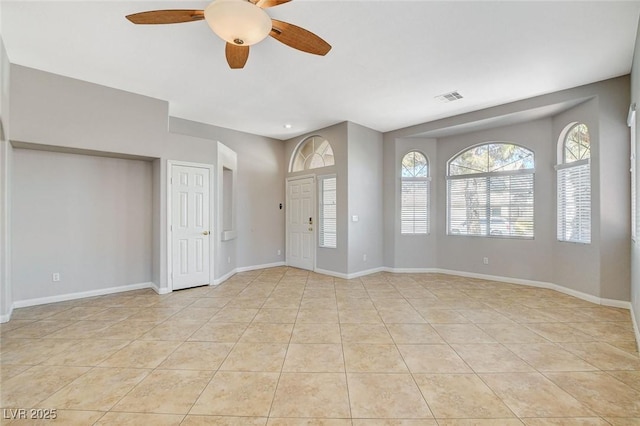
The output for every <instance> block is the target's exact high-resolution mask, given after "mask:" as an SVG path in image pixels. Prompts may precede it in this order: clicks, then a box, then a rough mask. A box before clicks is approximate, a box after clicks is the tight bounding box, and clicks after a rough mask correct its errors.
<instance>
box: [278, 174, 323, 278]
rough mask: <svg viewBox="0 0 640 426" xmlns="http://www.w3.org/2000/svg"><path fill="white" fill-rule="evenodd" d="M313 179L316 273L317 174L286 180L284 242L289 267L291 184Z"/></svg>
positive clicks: (313, 247)
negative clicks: (295, 181) (288, 243)
mask: <svg viewBox="0 0 640 426" xmlns="http://www.w3.org/2000/svg"><path fill="white" fill-rule="evenodd" d="M309 178H312V179H313V185H311V186H312V188H313V196H312V197H311V198H312V200H311V201H312V204H313V206H312V210H313V214H314V215H315V216H316V220H315V224H314V225H313V226H314V228H313V246H312V250H313V254H312V256H311V257H312V265H311V271H315V270H316V260H317V259H316V255H317V252H318V251H317V250H316V247H317V245H318V232H317V229H318V226H317V225H318V218H317V216H318V211H317V210H318V206H317V198H318V194H317V193H318V188H316V186H317V185H318V178H317V176H316V175H315V174H313V173H312V174H306V175H299V176H291V177H288V178H286V182H285V183H286V185H285V215H284V216H285V220H284V242H285V250H284V264H285V265H287V266H289V247H288V245H287V242H288V241H289V182H291V181H294V180H300V179H309Z"/></svg>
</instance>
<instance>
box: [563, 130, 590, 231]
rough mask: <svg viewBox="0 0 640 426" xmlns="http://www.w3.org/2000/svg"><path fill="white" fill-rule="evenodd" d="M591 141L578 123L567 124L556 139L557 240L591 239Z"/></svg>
mask: <svg viewBox="0 0 640 426" xmlns="http://www.w3.org/2000/svg"><path fill="white" fill-rule="evenodd" d="M590 158H591V141H590V138H589V129H588V128H587V126H586V125H584V124H582V123H572V124H569V125H568V126H567V127H566V128H565V130H564V131H563V132H562V136H561V137H560V140H559V141H558V165H557V166H556V170H557V189H558V191H557V192H558V205H557V209H558V218H557V221H558V222H557V225H558V240H559V241H571V242H574V243H586V244H588V243H591V165H590Z"/></svg>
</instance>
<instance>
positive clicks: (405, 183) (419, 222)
mask: <svg viewBox="0 0 640 426" xmlns="http://www.w3.org/2000/svg"><path fill="white" fill-rule="evenodd" d="M401 167H402V168H401V182H402V183H401V193H400V198H401V200H400V233H401V234H405V235H410V234H428V233H429V192H430V179H429V164H428V161H427V157H426V156H425V155H424V154H422V153H420V152H418V151H411V152H409V153H408V154H406V155H405V156H404V157H403V158H402V166H401Z"/></svg>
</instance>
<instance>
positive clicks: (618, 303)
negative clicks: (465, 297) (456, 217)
mask: <svg viewBox="0 0 640 426" xmlns="http://www.w3.org/2000/svg"><path fill="white" fill-rule="evenodd" d="M432 272H436V273H440V274H447V275H457V276H460V277H469V278H479V279H483V280H490V281H498V282H503V283H509V284H518V285H526V286H530V287H537V288H546V289H550V290H555V291H557V292H559V293H564V294H568V295H569V296H573V297H577V298H578V299H582V300H586V301H587V302H591V303H595V304H597V305H603V306H611V307H615V308H624V309H631V302H628V301H626V300H614V299H607V298H603V297H598V296H594V295H592V294H588V293H583V292H581V291H578V290H574V289H571V288H568V287H564V286H561V285H558V284H554V283H549V282H545V281H534V280H525V279H522V278H513V277H503V276H498V275H486V274H478V273H475V272H465V271H454V270H449V269H438V268H436V269H433V270H432Z"/></svg>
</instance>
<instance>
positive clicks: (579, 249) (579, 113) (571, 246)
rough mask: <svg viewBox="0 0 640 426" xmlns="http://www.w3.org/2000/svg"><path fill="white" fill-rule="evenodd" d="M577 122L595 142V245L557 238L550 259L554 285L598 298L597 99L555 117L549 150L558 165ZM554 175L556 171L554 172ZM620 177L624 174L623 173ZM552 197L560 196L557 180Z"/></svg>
mask: <svg viewBox="0 0 640 426" xmlns="http://www.w3.org/2000/svg"><path fill="white" fill-rule="evenodd" d="M573 122H579V123H584V124H586V125H587V127H588V128H589V136H590V138H591V158H592V159H593V161H592V162H591V215H592V220H591V244H577V243H570V242H563V241H557V239H556V238H555V234H553V239H552V247H550V252H551V254H552V255H553V257H552V259H550V261H551V263H550V265H553V268H550V271H552V272H553V276H552V277H551V282H553V283H555V284H560V285H562V286H564V287H567V288H571V289H573V290H578V291H583V292H585V293H589V294H593V295H594V296H601V289H600V283H601V281H602V279H601V268H600V251H601V241H602V239H601V237H600V220H599V217H600V215H599V214H598V213H599V211H600V196H599V190H598V189H599V188H600V184H599V182H600V179H599V178H598V176H599V173H600V161H597V159H598V158H599V151H600V150H599V146H600V143H599V142H600V132H599V129H600V126H599V120H598V100H597V99H596V98H593V99H590V100H588V101H585V102H584V103H582V104H580V105H578V106H576V107H574V108H571V109H570V110H568V111H566V112H563V113H561V114H558V115H556V116H554V117H553V119H552V128H551V135H550V141H549V148H550V149H551V151H550V152H549V155H548V164H549V165H553V164H557V163H558V159H557V150H556V147H557V146H558V143H559V142H560V136H561V134H562V131H563V130H564V129H565V128H566V127H567V126H568V125H569V124H571V123H573ZM543 167H544V165H543ZM546 169H547V168H546V167H545V170H546ZM550 173H552V174H554V171H553V169H551V170H550ZM618 173H619V174H621V173H620V172H618ZM549 195H550V196H553V197H556V196H557V189H556V180H555V179H554V180H553V183H552V186H551V188H550V192H549ZM555 207H556V206H555V203H552V204H551V206H550V208H551V209H550V210H549V211H548V215H547V216H546V217H547V221H549V222H550V223H551V225H552V228H551V229H550V230H549V231H550V232H555V230H556V228H555V223H556V219H557V212H556V208H555ZM576 265H580V267H579V268H576Z"/></svg>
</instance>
